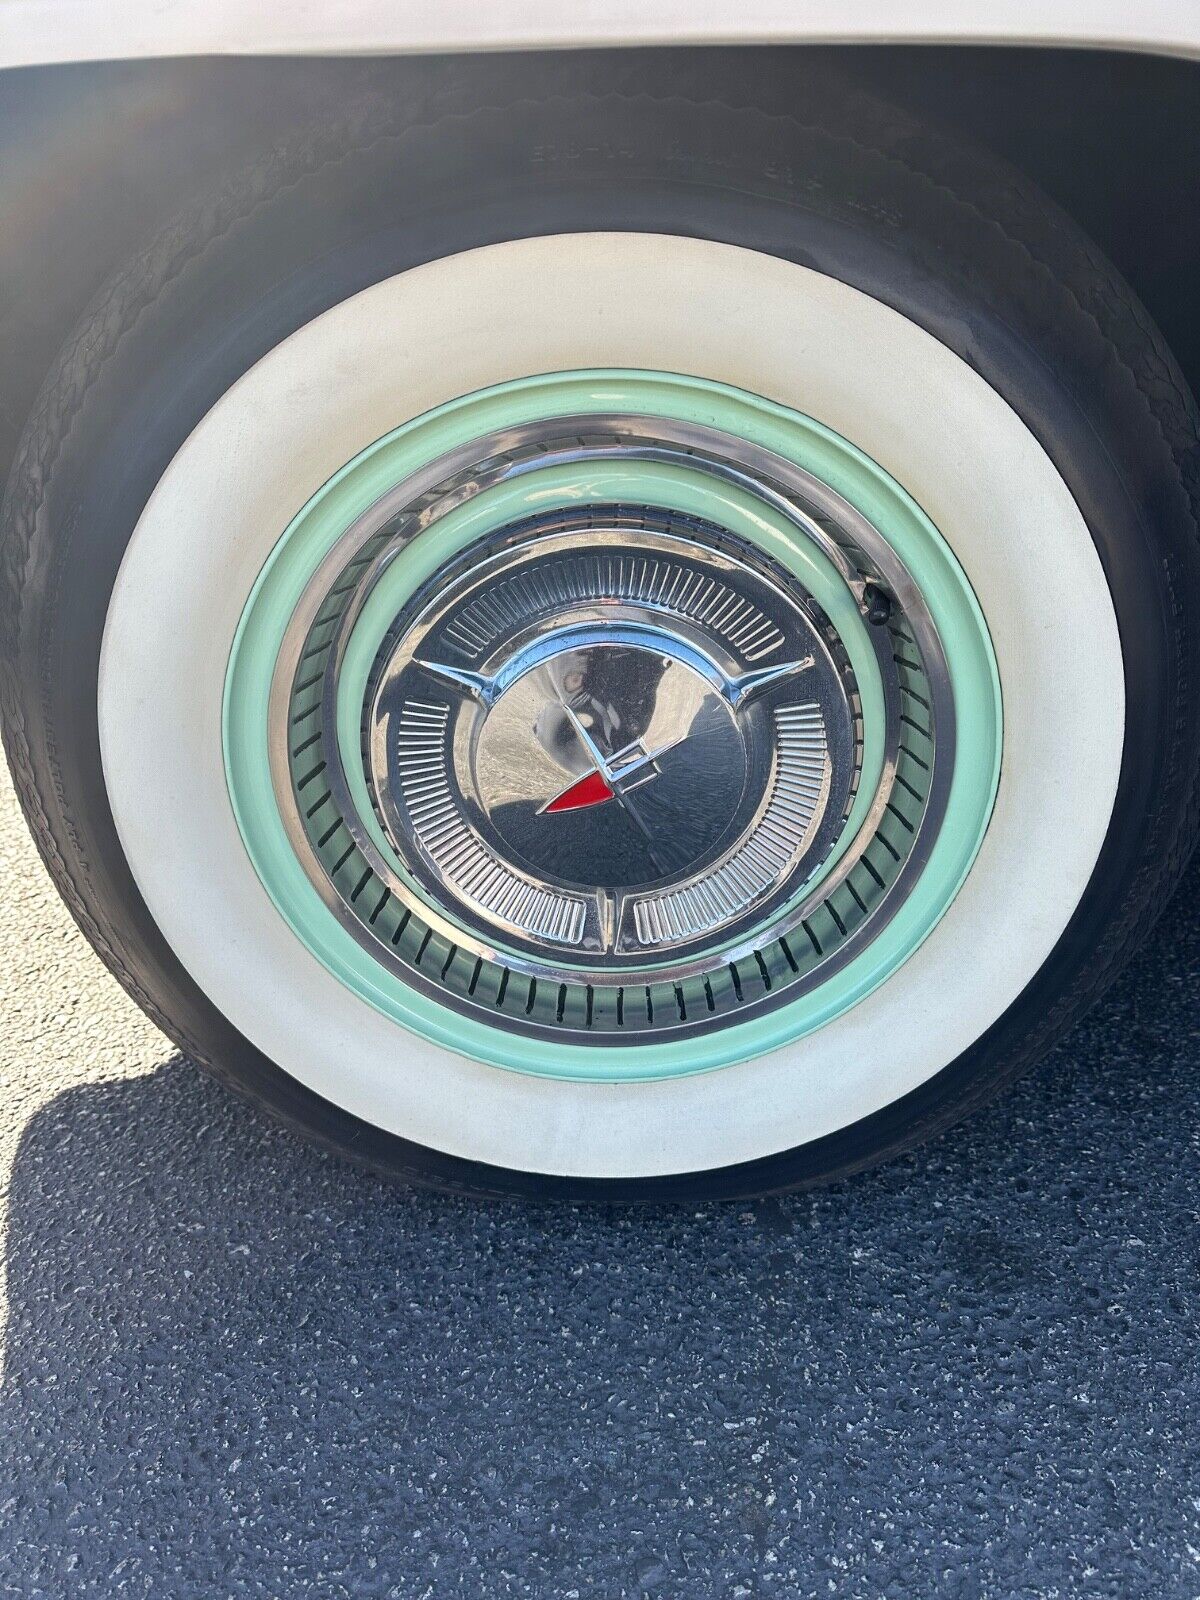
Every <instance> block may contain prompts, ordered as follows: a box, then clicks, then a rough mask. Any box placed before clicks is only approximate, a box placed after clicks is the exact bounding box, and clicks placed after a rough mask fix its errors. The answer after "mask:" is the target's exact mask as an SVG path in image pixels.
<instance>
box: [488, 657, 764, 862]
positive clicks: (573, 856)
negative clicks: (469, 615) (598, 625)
mask: <svg viewBox="0 0 1200 1600" xmlns="http://www.w3.org/2000/svg"><path fill="white" fill-rule="evenodd" d="M594 631H595V632H597V633H598V634H600V636H599V637H596V638H595V639H592V638H591V637H590V636H589V634H588V633H584V634H583V635H582V636H581V635H580V632H579V630H571V629H568V630H566V633H567V637H566V639H564V640H561V642H560V640H558V639H556V638H555V636H554V635H553V634H551V635H549V636H548V637H547V638H546V639H545V640H544V641H543V644H544V646H546V647H548V653H547V655H546V657H545V659H544V660H543V661H541V662H540V663H539V664H537V665H534V666H532V667H530V668H529V669H528V670H527V671H526V672H524V673H523V674H522V675H521V676H519V677H518V678H517V680H516V681H515V682H514V683H513V684H512V686H511V687H510V688H508V689H506V690H505V691H504V692H503V693H502V694H501V695H500V697H499V699H498V700H497V701H496V703H495V705H494V706H493V707H492V708H491V710H490V711H489V712H488V713H487V714H486V716H485V717H484V718H483V720H482V723H481V726H480V728H479V731H478V736H477V738H476V741H475V744H474V749H473V752H472V756H473V762H472V769H473V770H472V774H471V775H472V777H473V780H474V786H475V789H476V792H477V794H478V798H479V803H480V806H481V807H482V809H483V811H484V813H485V814H486V816H487V817H488V819H489V821H490V822H491V824H492V826H493V827H494V829H495V830H496V833H497V834H498V835H499V837H500V838H501V839H503V840H504V841H505V843H506V844H507V845H508V847H509V849H510V851H511V853H512V856H513V859H514V860H517V861H520V862H521V863H522V864H523V865H525V866H527V867H528V868H529V869H530V870H531V871H533V872H536V873H539V874H541V876H542V877H543V878H545V879H547V880H550V879H553V880H555V881H556V882H561V883H564V884H571V885H573V886H578V887H581V888H599V889H609V890H621V889H625V888H635V887H638V886H641V885H643V884H649V883H653V882H655V881H657V880H659V879H663V878H668V877H670V876H672V875H673V874H674V873H676V872H679V871H681V870H683V869H685V868H687V867H689V866H696V865H699V864H700V863H701V862H702V861H704V860H705V859H707V858H709V857H710V856H711V855H712V853H713V851H714V850H715V849H717V848H719V844H720V841H721V839H722V838H723V837H724V835H725V834H726V833H728V831H729V829H730V827H731V826H732V825H733V822H734V819H735V817H736V816H737V814H738V812H739V810H740V808H741V802H742V799H743V796H744V794H745V791H746V785H747V780H748V777H749V776H750V768H751V756H750V752H749V751H748V749H747V740H746V737H745V730H743V728H742V726H741V725H740V723H739V720H738V717H737V715H736V712H735V711H734V708H733V707H732V706H731V705H730V704H729V703H728V701H727V700H726V699H725V698H724V697H723V696H722V695H721V693H720V692H719V690H718V688H717V687H716V686H715V685H714V683H713V682H712V681H710V679H709V678H707V677H706V676H705V675H704V674H703V673H702V672H701V671H698V670H697V669H696V667H695V666H694V665H692V664H690V663H689V662H688V661H686V660H684V659H681V657H680V655H679V653H677V649H676V641H675V640H673V639H672V638H671V637H670V636H669V635H667V634H665V633H662V632H661V630H657V629H654V630H651V629H647V630H646V634H647V642H646V644H645V645H642V644H640V643H639V644H633V643H625V642H616V641H613V642H609V641H606V640H605V639H604V638H603V636H602V635H603V630H594ZM629 631H630V632H632V630H629ZM761 776H762V775H760V777H761Z"/></svg>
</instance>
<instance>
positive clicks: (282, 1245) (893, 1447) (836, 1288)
mask: <svg viewBox="0 0 1200 1600" xmlns="http://www.w3.org/2000/svg"><path fill="white" fill-rule="evenodd" d="M0 872H2V873H3V889H2V890H0V973H2V975H3V976H2V979H0V984H2V988H3V995H4V1006H3V1015H2V1018H0V1030H2V1032H0V1073H2V1075H3V1080H4V1085H3V1093H2V1094H0V1154H2V1156H3V1171H4V1176H5V1179H6V1188H5V1198H6V1203H7V1218H6V1244H7V1251H6V1260H7V1307H8V1320H7V1331H6V1335H5V1345H4V1350H5V1363H6V1370H5V1380H4V1389H3V1400H2V1407H3V1409H2V1414H0V1594H3V1595H5V1596H9V1595H12V1596H21V1597H26V1596H29V1597H32V1596H43V1595H44V1596H60V1595H61V1596H68V1595H70V1596H75V1595H96V1596H104V1597H119V1596H153V1597H155V1600H185V1597H192V1596H197V1597H199V1596H204V1597H222V1596H231V1597H234V1596H251V1595H253V1596H264V1597H286V1600H290V1597H293V1596H308V1595H313V1596H321V1597H323V1600H324V1597H340V1596H354V1597H360V1596H391V1597H395V1600H422V1597H429V1600H441V1597H443V1596H445V1597H453V1596H472V1597H479V1600H499V1597H502V1596H509V1595H522V1596H535V1597H539V1600H540V1597H553V1600H569V1597H576V1596H577V1597H584V1596H603V1597H625V1596H642V1595H652V1596H679V1597H686V1600H707V1597H709V1596H714V1597H715V1596H721V1597H725V1596H759V1595H763V1596H771V1595H777V1596H787V1597H808V1596H814V1597H815V1596H824V1595H833V1596H838V1597H858V1596H863V1597H867V1596H871V1597H889V1600H928V1597H941V1596H963V1597H968V1596H969V1597H977V1596H978V1597H993V1596H995V1597H1000V1596H1004V1597H1009V1596H1022V1597H1024V1596H1028V1597H1037V1600H1053V1597H1063V1600H1067V1597H1070V1600H1098V1597H1109V1596H1111V1597H1113V1600H1143V1597H1159V1596H1163V1597H1172V1600H1174V1597H1195V1596H1197V1595H1200V1358H1198V1355H1197V1316H1198V1313H1200V1285H1198V1276H1197V1268H1198V1232H1197V1205H1198V1201H1200V1160H1198V1154H1200V1152H1198V1143H1200V1141H1198V1136H1197V1125H1198V1120H1200V1118H1198V1111H1200V1078H1198V1073H1197V1065H1198V1063H1200V997H1198V995H1197V987H1196V982H1195V974H1196V972H1197V971H1198V970H1200V911H1198V910H1197V908H1196V899H1197V891H1198V889H1200V873H1198V872H1196V871H1193V873H1192V875H1191V877H1190V879H1189V881H1188V883H1187V884H1186V885H1185V887H1184V890H1183V892H1182V894H1181V895H1180V897H1179V898H1178V899H1177V900H1176V901H1175V903H1174V906H1173V907H1172V909H1171V911H1170V912H1169V913H1168V916H1167V918H1166V919H1165V921H1164V923H1163V924H1162V925H1161V926H1160V930H1159V932H1158V934H1157V935H1156V936H1155V938H1154V940H1153V942H1152V944H1151V946H1150V947H1149V948H1148V949H1147V950H1146V952H1145V953H1144V955H1143V956H1142V957H1141V959H1140V960H1139V962H1138V963H1137V965H1136V966H1135V967H1134V968H1133V969H1132V970H1131V971H1130V972H1129V973H1127V974H1126V976H1125V977H1124V978H1123V979H1122V980H1121V981H1120V983H1119V984H1118V986H1117V988H1116V989H1115V990H1114V991H1113V992H1112V993H1111V995H1110V997H1109V998H1108V1000H1107V1001H1106V1002H1105V1003H1104V1004H1103V1006H1102V1007H1101V1009H1100V1010H1098V1011H1097V1012H1096V1013H1094V1014H1093V1016H1092V1017H1091V1018H1090V1019H1089V1020H1088V1021H1086V1022H1085V1023H1084V1024H1083V1025H1082V1026H1081V1027H1079V1028H1077V1029H1076V1030H1075V1032H1074V1033H1073V1034H1072V1035H1071V1036H1070V1038H1069V1039H1068V1040H1067V1041H1066V1043H1065V1044H1063V1045H1062V1046H1061V1047H1060V1048H1059V1049H1058V1050H1057V1051H1056V1052H1055V1053H1054V1055H1053V1056H1051V1057H1050V1058H1049V1059H1048V1060H1047V1061H1046V1062H1045V1063H1044V1064H1043V1066H1042V1067H1041V1069H1040V1070H1038V1071H1037V1072H1036V1073H1035V1074H1034V1075H1033V1076H1032V1077H1030V1078H1028V1079H1027V1080H1026V1081H1025V1082H1024V1084H1023V1085H1021V1086H1020V1087H1019V1088H1018V1089H1016V1090H1015V1091H1014V1092H1012V1093H1010V1094H1009V1095H1008V1096H1007V1097H1006V1098H1005V1099H1003V1100H1002V1101H1001V1102H1000V1103H999V1104H997V1105H996V1106H994V1107H993V1108H992V1109H990V1110H988V1111H986V1112H984V1113H983V1114H982V1115H980V1116H978V1117H977V1118H976V1119H975V1120H974V1122H972V1123H971V1124H969V1125H967V1126H966V1127H963V1128H961V1129H959V1130H957V1131H955V1132H954V1133H952V1134H950V1135H949V1136H947V1137H946V1138H944V1139H942V1140H940V1141H939V1142H937V1143H935V1144H933V1145H932V1146H930V1147H927V1148H925V1149H924V1150H922V1151H919V1152H918V1153H916V1154H915V1155H912V1156H909V1157H908V1158H906V1159H905V1160H902V1161H899V1162H896V1163H893V1164H892V1165H891V1166H889V1167H887V1168H885V1169H883V1170H882V1171H878V1172H875V1173H872V1174H868V1175H866V1176H863V1177H860V1178H857V1179H855V1180H854V1181H852V1182H848V1183H844V1184H841V1185H839V1186H838V1187H836V1188H833V1189H829V1190H826V1191H825V1192H823V1193H818V1194H812V1195H804V1196H800V1197H798V1198H796V1199H792V1200H785V1201H778V1200H773V1201H769V1202H763V1203H761V1204H757V1205H740V1206H713V1207H711V1208H707V1209H701V1210H697V1209H695V1208H694V1207H693V1208H688V1209H686V1210H670V1209H662V1210H641V1211H638V1210H629V1211H616V1210H607V1209H576V1208H572V1207H566V1206H554V1207H551V1208H542V1209H537V1208H532V1207H525V1206H521V1205H515V1204H514V1205H504V1206H476V1205H471V1204H466V1203H463V1202H460V1201H452V1200H446V1199H442V1198H440V1197H437V1196H431V1195H427V1194H422V1193H416V1192H412V1191H407V1190H404V1189H400V1188H394V1187H389V1186H387V1185H385V1184H383V1183H380V1182H376V1181H374V1180H373V1179H371V1178H370V1177H365V1176H363V1175H362V1174H361V1173H360V1172H358V1171H355V1170H353V1169H351V1168H350V1167H348V1166H345V1165H343V1164H341V1163H340V1162H338V1161H335V1160H332V1159H330V1158H328V1157H325V1156H323V1155H320V1154H317V1153H314V1152H313V1151H311V1150H308V1149H306V1148H304V1147H303V1146H302V1145H300V1144H299V1143H297V1142H296V1141H295V1140H294V1139H293V1138H292V1137H290V1136H289V1135H287V1134H285V1133H282V1132H280V1131H278V1130H276V1129H275V1128H274V1127H272V1126H271V1125H270V1124H269V1123H267V1122H266V1121H264V1120H263V1119H262V1118H261V1117H260V1116H258V1115H257V1114H255V1113H253V1112H252V1111H250V1110H248V1109H247V1108H245V1107H244V1106H242V1105H240V1104H239V1103H237V1102H236V1101H235V1100H233V1099H232V1098H230V1097H229V1096H228V1095H227V1094H225V1093H224V1092H223V1091H222V1090H220V1089H218V1088H217V1087H216V1086H215V1085H214V1084H212V1083H210V1082H209V1081H208V1079H206V1078H205V1077H204V1076H203V1075H202V1074H201V1073H200V1072H199V1071H197V1070H196V1069H195V1068H193V1067H192V1066H191V1065H190V1064H189V1063H188V1062H185V1061H182V1060H180V1059H179V1058H178V1056H176V1055H175V1054H173V1052H172V1051H171V1049H170V1047H169V1046H168V1045H167V1044H166V1043H165V1041H164V1040H163V1039H162V1037H161V1036H160V1035H159V1034H157V1033H156V1032H155V1030H154V1029H153V1028H152V1027H151V1026H150V1025H149V1023H147V1022H146V1021H144V1020H143V1019H142V1018H141V1016H140V1015H139V1013H138V1012H137V1011H136V1010H135V1009H134V1008H133V1006H132V1004H131V1003H130V1002H129V1001H128V1000H126V998H125V997H124V995H123V994H121V993H120V991H119V990H118V989H117V987H116V985H115V984H114V983H113V982H112V981H111V980H109V979H108V977H107V976H106V975H105V974H104V972H103V971H102V969H101V968H100V966H99V963H98V962H97V961H96V960H95V958H94V957H92V955H91V954H90V952H89V951H88V950H87V948H86V946H85V945H84V943H83V940H82V939H81V938H80V936H79V935H78V934H77V933H76V932H75V931H74V929H73V927H72V926H71V925H70V923H69V921H68V919H67V917H66V914H65V912H64V911H62V909H61V908H60V907H59V905H58V902H57V900H56V899H55V898H54V895H53V892H52V891H51V890H50V888H49V886H48V884H47V882H46V879H45V876H44V874H43V872H42V870H41V868H40V866H39V865H38V864H37V862H36V859H35V857H34V853H33V850H32V847H31V846H30V845H29V844H28V842H27V840H26V839H25V837H24V833H23V828H22V825H21V822H20V819H19V817H18V814H17V810H16V805H15V802H14V801H13V798H12V794H11V791H10V790H9V789H8V788H7V786H6V785H5V786H0Z"/></svg>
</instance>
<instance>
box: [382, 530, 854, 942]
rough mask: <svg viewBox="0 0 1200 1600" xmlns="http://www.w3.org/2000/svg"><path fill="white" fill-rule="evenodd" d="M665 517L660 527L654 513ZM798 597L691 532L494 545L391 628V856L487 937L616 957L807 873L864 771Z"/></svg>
mask: <svg viewBox="0 0 1200 1600" xmlns="http://www.w3.org/2000/svg"><path fill="white" fill-rule="evenodd" d="M664 520H666V521H668V522H669V520H670V519H664ZM826 632H827V630H825V629H823V628H822V626H821V625H820V623H819V622H818V620H817V618H816V615H815V613H814V609H813V606H812V602H811V600H809V599H808V597H806V596H804V595H802V594H801V593H799V592H798V591H796V590H795V589H794V587H793V588H791V589H790V590H789V588H787V587H785V583H784V580H783V577H782V575H781V574H778V573H770V572H769V571H768V570H766V567H765V564H764V563H762V562H755V561H752V559H751V557H750V555H749V552H746V551H740V552H738V553H737V555H735V554H734V553H733V551H732V548H731V545H730V541H728V540H727V539H718V538H714V537H713V535H712V534H711V533H706V532H705V531H704V530H701V529H699V528H697V527H695V526H691V527H688V528H687V529H686V532H685V533H681V532H680V531H678V529H677V528H675V527H669V528H668V527H665V528H663V529H661V530H652V529H642V530H630V529H622V528H619V527H608V528H605V527H603V526H599V527H598V526H584V527H580V528H579V529H577V530H568V531H564V530H563V528H562V519H558V522H557V524H556V529H555V531H553V532H550V531H546V532H544V533H540V534H539V532H538V531H536V530H533V531H531V532H526V534H525V535H524V536H523V537H522V538H521V539H520V540H519V541H517V542H515V543H514V542H513V541H512V540H511V538H508V537H505V536H504V535H503V534H500V535H498V536H497V537H496V538H495V539H494V540H492V541H491V543H490V546H489V547H485V548H484V549H482V550H480V549H478V548H475V549H473V550H472V552H471V560H470V563H469V565H466V566H465V569H464V570H463V571H461V572H460V573H451V574H449V575H448V576H447V575H439V577H438V580H437V582H436V584H435V585H432V586H431V587H430V591H429V592H428V593H427V594H425V595H419V596H417V597H416V599H415V601H414V603H413V605H412V606H410V607H409V608H408V610H407V611H406V613H405V614H404V615H403V616H402V617H401V618H400V619H399V620H398V623H397V625H396V627H395V629H394V630H393V633H392V638H391V641H390V642H389V646H388V649H387V650H386V651H385V653H384V659H383V661H382V664H381V669H380V673H379V682H378V686H377V688H376V691H375V694H374V698H373V703H372V710H371V716H370V769H371V776H372V782H373V789H374V794H375V797H376V800H377V803H378V805H379V809H380V812H381V814H382V817H383V820H384V824H385V826H386V827H387V830H388V833H389V836H390V840H391V843H392V845H393V847H394V849H395V850H396V853H397V854H398V855H399V856H400V858H401V859H402V861H403V862H404V864H405V866H406V867H407V868H408V870H409V871H411V872H412V874H413V876H414V878H416V879H417V880H418V882H420V883H421V884H422V885H423V886H424V887H425V888H426V889H427V890H428V891H429V892H430V894H431V895H432V896H434V897H435V898H436V899H438V901H439V902H440V903H442V904H444V905H446V906H448V907H452V908H453V909H454V911H455V913H456V915H457V916H458V917H460V918H461V919H462V920H463V921H464V923H465V924H466V925H467V926H469V927H471V928H474V929H475V930H476V931H478V932H479V933H480V934H481V935H482V936H484V937H485V938H493V939H502V940H504V941H506V942H511V943H515V944H517V945H519V946H527V947H528V948H530V949H531V950H532V951H536V952H539V953H542V954H548V953H550V952H552V951H554V950H556V949H557V950H558V951H559V952H561V953H570V952H575V953H577V955H578V954H584V953H586V954H587V955H589V956H591V957H593V958H594V959H597V960H599V961H600V962H602V963H604V964H609V965H628V964H630V963H635V962H637V961H639V960H645V959H646V957H647V955H648V954H650V955H657V954H658V953H659V952H660V951H661V950H662V949H664V948H666V947H670V948H671V949H673V950H680V949H683V948H685V947H688V946H690V945H692V944H694V943H695V942H696V941H699V940H711V939H712V938H714V937H730V936H736V933H737V930H738V928H739V926H741V925H742V924H744V923H745V921H746V919H747V918H748V917H753V918H755V919H761V918H762V917H764V916H769V915H770V914H771V908H772V905H773V904H777V903H779V902H780V901H781V900H782V899H783V898H786V896H787V895H788V894H789V893H790V892H791V891H792V890H793V889H794V888H795V887H796V886H797V885H798V884H801V883H803V882H804V881H805V879H806V878H807V877H809V876H810V875H811V873H812V871H813V869H814V868H815V867H816V866H817V865H818V864H819V862H820V860H821V859H822V858H823V856H824V854H825V852H826V851H827V850H828V848H829V846H830V845H831V843H832V842H833V839H834V838H835V837H836V834H837V831H838V829H839V828H840V826H841V824H842V822H843V821H844V818H845V815H846V811H847V809H848V806H849V803H850V800H851V798H852V797H853V793H854V789H855V784H856V781H857V775H858V766H859V754H860V752H859V747H858V742H857V740H856V737H855V732H854V722H853V714H852V711H851V699H852V697H853V695H854V677H853V673H852V671H851V669H850V667H849V664H848V662H846V661H845V659H844V657H842V658H841V659H840V660H839V659H835V653H838V654H840V652H838V651H837V644H836V640H832V641H831V640H830V639H828V638H827V637H826Z"/></svg>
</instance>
